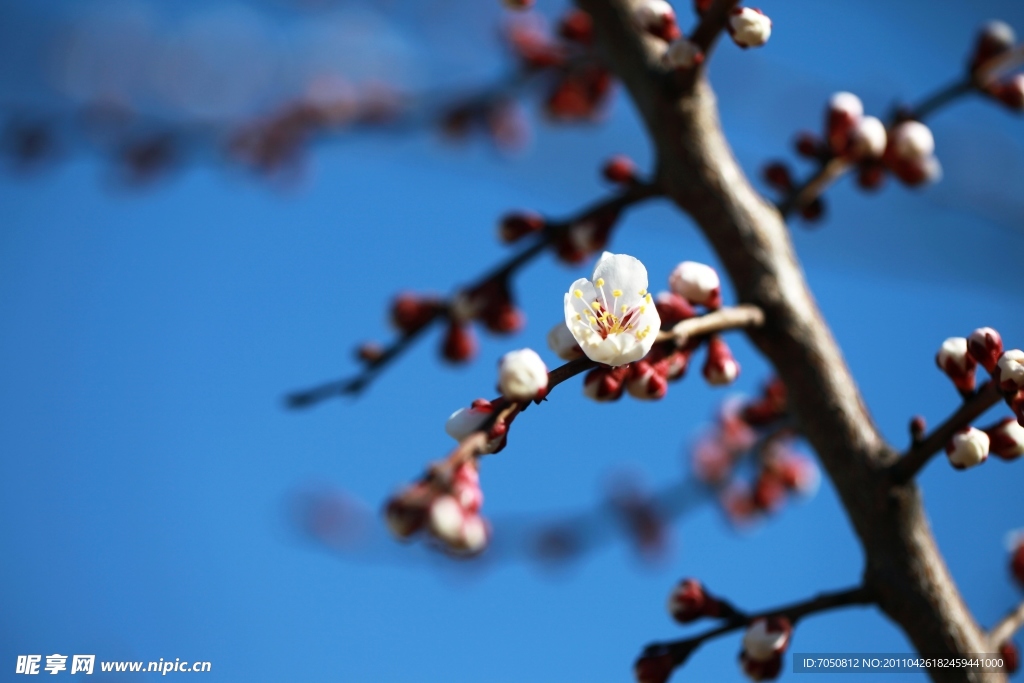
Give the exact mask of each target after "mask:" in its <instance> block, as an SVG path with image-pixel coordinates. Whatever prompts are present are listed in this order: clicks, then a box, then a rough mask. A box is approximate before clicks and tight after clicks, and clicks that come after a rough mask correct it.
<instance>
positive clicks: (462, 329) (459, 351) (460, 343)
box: [441, 320, 477, 363]
mask: <svg viewBox="0 0 1024 683" xmlns="http://www.w3.org/2000/svg"><path fill="white" fill-rule="evenodd" d="M476 347H477V344H476V335H474V334H473V329H472V328H471V327H469V326H468V325H465V324H462V323H459V322H456V321H454V320H453V321H451V322H450V323H449V324H448V331H447V332H445V335H444V341H443V342H442V343H441V356H442V357H443V358H444V359H445V360H447V361H449V362H451V363H465V362H467V361H469V360H472V358H473V356H475V355H476Z"/></svg>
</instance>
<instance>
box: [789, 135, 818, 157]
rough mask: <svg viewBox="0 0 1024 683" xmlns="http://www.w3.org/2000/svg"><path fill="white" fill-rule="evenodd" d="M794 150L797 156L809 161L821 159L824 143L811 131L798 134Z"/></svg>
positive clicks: (794, 142)
mask: <svg viewBox="0 0 1024 683" xmlns="http://www.w3.org/2000/svg"><path fill="white" fill-rule="evenodd" d="M793 148H794V149H796V152H797V154H799V155H800V156H802V157H806V158H808V159H819V158H821V156H822V141H821V138H819V137H818V136H817V135H816V134H814V133H812V132H810V131H806V130H805V131H803V132H801V133H798V134H797V136H796V138H795V139H794V140H793Z"/></svg>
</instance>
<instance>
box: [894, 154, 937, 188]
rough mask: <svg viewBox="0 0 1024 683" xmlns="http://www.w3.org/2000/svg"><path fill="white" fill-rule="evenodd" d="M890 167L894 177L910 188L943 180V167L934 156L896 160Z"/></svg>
mask: <svg viewBox="0 0 1024 683" xmlns="http://www.w3.org/2000/svg"><path fill="white" fill-rule="evenodd" d="M889 167H890V169H891V170H892V172H893V175H895V176H896V177H897V178H899V179H900V180H901V181H902V182H903V184H904V185H908V186H910V187H917V186H918V185H926V184H929V183H936V182H938V181H939V180H940V179H941V178H942V165H941V164H940V163H939V160H938V159H936V158H935V157H933V156H932V157H925V158H924V159H895V160H894V161H891V162H890V165H889Z"/></svg>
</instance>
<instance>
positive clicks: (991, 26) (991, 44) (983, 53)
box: [970, 21, 1017, 74]
mask: <svg viewBox="0 0 1024 683" xmlns="http://www.w3.org/2000/svg"><path fill="white" fill-rule="evenodd" d="M1015 42H1017V36H1016V35H1015V34H1014V32H1013V28H1011V27H1010V25H1009V24H1007V23H1005V22H1002V21H990V22H988V23H987V24H985V25H984V26H982V27H981V29H980V30H979V31H978V38H977V41H976V42H975V44H974V52H973V53H972V54H971V62H970V70H971V73H972V74H973V73H975V72H976V71H978V69H979V68H980V67H981V66H982V65H983V64H985V62H987V61H988V60H990V59H992V58H993V57H998V56H999V55H1001V54H1003V53H1005V52H1007V51H1009V50H1010V49H1011V48H1012V47H1013V44H1014V43H1015Z"/></svg>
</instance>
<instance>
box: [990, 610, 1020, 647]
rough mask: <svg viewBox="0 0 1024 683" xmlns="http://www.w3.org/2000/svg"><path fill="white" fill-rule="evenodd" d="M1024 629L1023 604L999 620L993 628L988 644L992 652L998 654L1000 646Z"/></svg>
mask: <svg viewBox="0 0 1024 683" xmlns="http://www.w3.org/2000/svg"><path fill="white" fill-rule="evenodd" d="M1022 627H1024V602H1021V603H1020V604H1019V605H1017V606H1016V607H1015V608H1013V609H1012V610H1010V612H1009V613H1008V614H1007V615H1006V616H1005V617H1003V618H1002V619H1000V620H999V623H998V624H996V625H995V626H993V627H992V630H991V631H989V633H988V642H989V645H990V646H991V651H992V652H996V651H997V650H998V649H999V646H1000V645H1002V644H1003V643H1005V642H1006V641H1008V640H1009V639H1010V638H1012V637H1013V634H1014V633H1016V632H1017V631H1019V630H1020V629H1021V628H1022Z"/></svg>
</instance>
